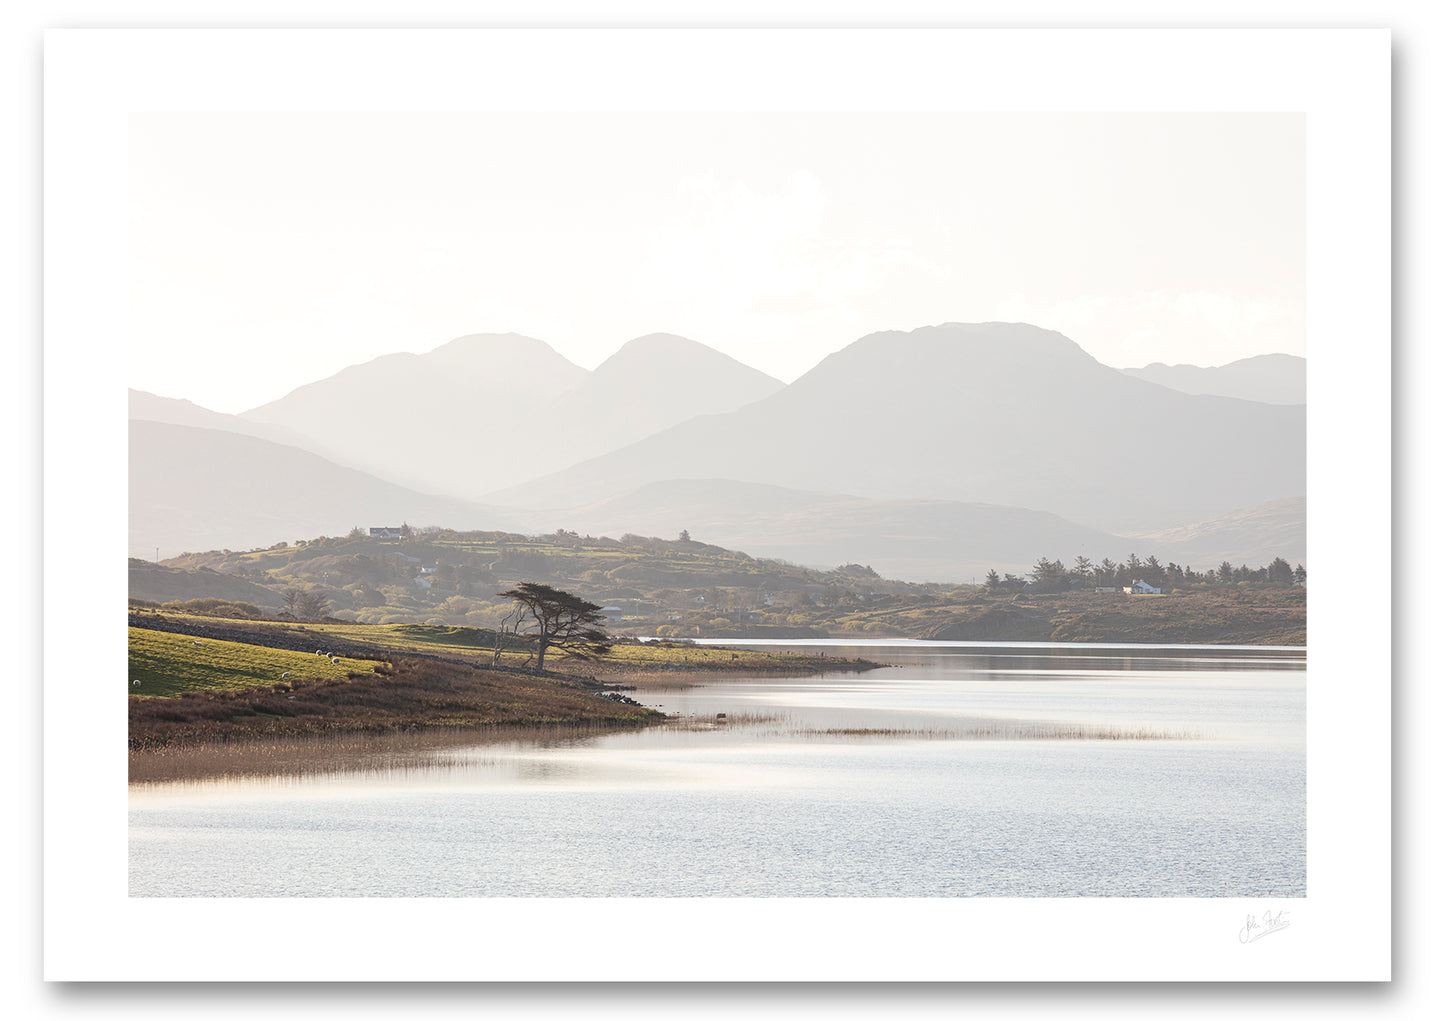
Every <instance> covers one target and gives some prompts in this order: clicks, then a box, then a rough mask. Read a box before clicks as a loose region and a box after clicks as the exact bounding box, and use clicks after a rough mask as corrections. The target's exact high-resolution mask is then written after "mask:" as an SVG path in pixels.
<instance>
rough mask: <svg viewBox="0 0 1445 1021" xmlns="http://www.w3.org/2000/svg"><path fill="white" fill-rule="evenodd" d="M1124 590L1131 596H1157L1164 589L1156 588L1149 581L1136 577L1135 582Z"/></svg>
mask: <svg viewBox="0 0 1445 1021" xmlns="http://www.w3.org/2000/svg"><path fill="white" fill-rule="evenodd" d="M1124 591H1125V592H1126V593H1128V594H1129V595H1131V596H1157V595H1158V594H1159V593H1160V592H1162V591H1164V590H1163V589H1158V588H1155V587H1154V586H1153V585H1150V584H1149V583H1148V582H1147V581H1140V580H1139V579H1137V578H1136V579H1134V583H1133V584H1132V585H1127V586H1125V588H1124Z"/></svg>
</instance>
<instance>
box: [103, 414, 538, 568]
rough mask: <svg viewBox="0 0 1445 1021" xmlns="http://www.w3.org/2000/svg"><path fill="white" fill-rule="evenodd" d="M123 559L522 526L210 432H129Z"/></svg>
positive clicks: (303, 454)
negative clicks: (371, 533)
mask: <svg viewBox="0 0 1445 1021" xmlns="http://www.w3.org/2000/svg"><path fill="white" fill-rule="evenodd" d="M129 482H130V492H129V501H130V527H129V542H128V547H129V551H130V553H129V555H130V556H133V557H139V558H141V559H145V560H151V559H153V558H154V556H155V553H156V549H157V548H159V549H160V552H161V555H162V556H163V557H169V556H174V555H176V554H179V553H182V552H186V551H194V550H210V549H247V548H251V547H257V546H270V545H273V544H274V543H276V542H283V541H284V542H289V541H292V540H295V539H298V538H299V539H310V538H313V537H315V536H317V535H345V534H346V533H347V532H349V531H350V530H351V529H352V528H354V527H357V526H360V527H363V528H366V527H370V526H373V525H399V524H401V523H403V522H407V523H409V524H411V525H414V526H421V525H427V524H446V525H448V526H454V527H463V528H519V527H525V523H524V521H523V520H522V518H523V516H522V515H518V514H517V513H515V512H511V511H499V510H496V509H495V508H487V507H483V506H480V505H477V504H472V503H467V502H465V501H462V500H455V499H451V498H449V497H440V496H425V495H423V494H420V493H416V492H412V491H410V490H407V489H404V488H402V487H401V486H397V485H394V484H392V483H389V482H384V481H382V480H381V479H378V478H374V477H373V476H370V475H367V474H365V473H364V472H359V471H356V470H354V469H350V468H343V467H341V466H340V465H336V464H333V463H331V462H330V461H327V460H325V459H324V458H321V457H318V456H317V455H315V454H312V453H309V452H307V451H304V450H300V449H298V448H296V447H288V446H283V445H281V444H278V443H272V442H270V441H268V440H262V439H258V438H256V437H254V436H243V435H240V434H239V433H233V432H227V431H223V430H218V429H200V428H196V427H194V426H183V425H170V424H167V423H161V422H149V421H133V422H131V423H130V474H129Z"/></svg>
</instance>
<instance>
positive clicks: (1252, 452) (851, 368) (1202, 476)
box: [131, 323, 1305, 580]
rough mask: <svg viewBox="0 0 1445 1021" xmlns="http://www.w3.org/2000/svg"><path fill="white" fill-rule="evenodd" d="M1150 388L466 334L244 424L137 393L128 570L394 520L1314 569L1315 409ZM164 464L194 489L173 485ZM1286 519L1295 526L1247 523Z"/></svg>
mask: <svg viewBox="0 0 1445 1021" xmlns="http://www.w3.org/2000/svg"><path fill="white" fill-rule="evenodd" d="M1268 357H1272V356H1268ZM1280 357H1282V358H1286V359H1288V358H1290V357H1291V356H1280ZM1245 361H1252V360H1245ZM1301 361H1302V360H1301ZM1135 371H1137V372H1142V371H1144V370H1129V371H1121V370H1116V369H1111V368H1108V367H1106V366H1104V365H1102V364H1100V363H1099V362H1097V361H1096V360H1094V359H1093V358H1091V357H1090V356H1089V355H1088V354H1087V353H1085V352H1084V351H1083V350H1082V349H1081V348H1079V347H1078V345H1077V344H1075V343H1073V342H1072V341H1070V340H1069V339H1068V338H1066V337H1064V336H1063V335H1062V334H1058V333H1055V332H1053V331H1048V330H1042V329H1039V328H1037V327H1032V326H1028V325H1025V324H1006V323H977V324H959V323H948V324H943V325H940V326H933V327H923V328H920V329H917V330H913V331H909V332H903V331H886V332H883V333H877V334H872V335H870V336H868V337H864V338H860V339H859V340H858V341H855V342H854V343H853V344H850V345H848V346H847V347H845V348H843V349H841V350H839V351H837V352H835V353H834V354H832V355H830V356H828V357H827V358H825V359H824V360H823V361H822V362H820V363H819V364H818V365H817V366H816V367H815V368H814V369H813V370H812V371H810V372H808V373H806V374H805V375H804V376H802V377H800V378H799V379H798V380H796V381H795V382H794V383H792V384H791V385H788V386H784V384H782V383H781V382H779V381H778V380H775V379H772V378H771V377H768V376H766V375H765V374H763V373H760V372H757V371H756V370H753V369H751V368H748V367H747V366H745V365H742V364H741V363H739V362H737V361H735V360H734V359H731V358H729V357H727V356H725V355H722V354H720V353H718V352H716V351H713V350H712V349H711V348H708V347H706V346H704V345H701V344H697V343H695V342H693V341H690V340H686V339H684V338H681V337H677V336H674V335H670V334H650V335H647V336H644V337H639V338H637V339H635V340H633V341H630V342H628V343H627V344H625V345H624V346H623V347H622V348H621V349H620V350H618V351H617V352H616V353H615V354H614V355H613V356H612V357H610V358H609V359H607V360H606V361H604V362H603V363H602V364H601V365H599V366H598V367H597V368H596V369H594V370H592V371H591V372H588V371H587V370H586V369H583V368H581V367H579V366H576V365H574V364H573V363H571V362H570V361H568V360H567V359H565V358H563V357H562V356H561V355H559V354H558V353H557V352H556V351H554V350H553V349H552V348H551V347H550V346H548V345H546V344H545V343H543V342H541V341H538V340H534V339H532V338H527V337H521V336H519V335H516V334H474V335H470V336H467V337H461V338H457V339H456V340H454V341H451V342H449V343H447V344H444V345H442V346H441V347H439V348H436V349H435V350H433V351H431V352H428V353H427V354H424V355H415V354H395V355H387V356H383V357H382V358H378V359H374V360H372V361H371V362H367V363H364V364H362V365H356V366H351V367H349V368H347V369H344V370H342V371H341V372H339V373H337V374H335V375H333V376H331V377H329V378H327V379H324V380H319V381H317V382H315V383H312V384H308V385H307V386H303V387H300V388H297V389H296V390H294V391H292V393H290V394H288V395H287V396H286V397H284V398H282V399H281V400H279V401H273V402H270V403H269V404H267V405H263V406H262V407H260V408H255V409H252V410H251V411H248V412H245V413H243V414H242V415H239V416H236V415H222V414H219V413H217V412H212V411H208V410H207V409H204V408H199V407H197V406H196V405H194V404H191V403H190V402H189V401H181V400H171V399H168V398H160V397H156V396H155V395H151V394H144V393H141V392H139V391H132V392H131V418H132V422H133V424H132V432H131V440H132V455H131V460H132V466H131V472H132V485H131V534H132V542H131V550H132V553H133V555H138V556H149V555H150V554H151V553H152V552H153V548H154V547H155V546H160V547H162V548H163V549H167V550H172V551H179V550H180V549H202V548H212V547H232V548H239V547H243V546H255V545H270V544H271V543H274V542H277V541H281V540H290V539H294V538H305V537H311V536H314V535H317V534H335V533H336V532H337V530H338V529H341V530H342V534H344V530H346V529H349V528H350V527H352V526H353V525H358V524H360V525H368V524H379V523H393V524H394V523H397V521H395V520H386V519H399V520H407V521H410V522H411V523H412V524H414V525H427V524H437V525H442V526H446V527H455V528H483V529H504V530H511V531H524V532H529V531H531V532H535V531H539V530H551V529H553V528H558V527H561V528H567V529H574V530H577V529H580V530H584V531H588V532H594V533H597V534H612V533H615V534H621V533H623V532H634V533H644V534H647V533H652V534H658V535H663V536H666V535H675V534H676V533H677V532H678V531H679V530H680V529H683V528H688V529H691V530H693V531H694V532H695V533H697V535H698V536H699V537H700V538H702V537H706V538H707V539H708V541H712V542H720V543H722V544H725V545H728V546H731V547H733V548H737V549H742V550H745V551H748V552H750V553H753V554H755V555H759V556H772V557H779V558H782V559H787V560H793V561H796V562H800V563H808V564H814V565H829V564H833V563H842V562H848V561H859V562H868V561H869V560H870V559H871V560H876V561H878V564H877V565H875V566H878V567H879V568H880V569H884V570H885V571H886V573H891V574H894V575H895V576H898V577H909V578H915V579H923V578H928V579H933V580H938V579H941V578H944V577H947V576H948V574H949V572H957V577H956V579H955V580H962V579H963V578H965V577H967V576H970V575H972V574H973V573H975V572H976V571H977V570H979V569H986V567H985V566H984V565H987V566H988V567H997V568H998V569H1000V570H1007V569H1010V565H1011V564H1012V565H1020V564H1021V563H1027V562H1031V560H1032V558H1034V557H1037V556H1041V555H1052V556H1063V555H1073V554H1074V553H1083V554H1085V555H1089V556H1097V555H1100V554H1102V555H1111V556H1112V555H1114V551H1119V552H1123V551H1126V550H1132V549H1134V548H1142V545H1141V544H1139V543H1135V542H1134V540H1133V539H1130V538H1128V536H1149V537H1150V539H1151V542H1152V543H1153V544H1152V545H1150V546H1149V548H1150V549H1151V550H1154V551H1156V552H1159V554H1160V555H1161V556H1163V555H1165V552H1164V551H1165V549H1166V548H1167V549H1170V550H1179V551H1183V553H1181V556H1182V555H1183V554H1185V553H1190V552H1191V551H1192V552H1194V553H1198V554H1200V556H1204V555H1206V554H1207V555H1208V556H1211V557H1212V556H1213V555H1214V554H1215V553H1216V552H1219V550H1221V549H1236V550H1255V549H1261V548H1263V547H1264V546H1265V545H1270V544H1274V545H1276V546H1278V547H1279V548H1277V549H1275V553H1283V555H1285V556H1287V557H1289V552H1288V551H1289V550H1298V551H1300V552H1299V553H1298V554H1297V556H1299V557H1300V558H1302V557H1303V552H1302V551H1303V548H1304V521H1303V499H1302V496H1301V494H1303V492H1304V489H1305V485H1304V408H1303V407H1302V406H1293V407H1291V406H1285V405H1272V404H1267V403H1260V402H1257V401H1248V400H1244V399H1240V398H1236V397H1220V396H1211V395H1190V394H1185V393H1182V392H1180V391H1179V390H1176V389H1173V388H1170V387H1166V386H1164V385H1161V384H1158V383H1154V382H1150V381H1148V380H1146V379H1144V378H1140V377H1139V376H1137V375H1135V374H1134V372H1135ZM144 423H160V424H166V425H170V426H172V427H173V428H172V429H170V430H166V429H161V428H152V427H150V425H148V424H144ZM199 432H208V433H217V434H218V435H212V436H209V437H205V438H204V439H202V438H199V437H198V436H197V435H196V433H199ZM239 436H247V437H248V438H250V439H253V440H254V441H255V443H256V444H262V446H256V445H254V444H253V445H246V444H238V443H237V442H236V439H235V438H236V437H239ZM228 437H229V438H228ZM170 465H185V466H197V465H199V466H200V468H199V469H198V470H193V469H192V468H191V467H188V468H186V469H185V471H184V472H183V473H181V474H178V475H177V476H176V477H175V478H168V477H167V472H168V471H170V469H169V468H168V467H167V466H170ZM321 479H324V480H329V482H328V484H326V485H318V484H317V480H321ZM182 480H186V481H187V482H188V483H189V484H186V485H183V484H181V482H182ZM363 480H364V481H363ZM426 493H433V494H448V495H433V496H427V495H424V494H426ZM468 493H470V494H472V497H467V496H466V494H468ZM277 494H280V495H281V497H282V498H281V499H279V500H278V499H276V496H277ZM479 494H489V495H488V497H487V498H486V499H485V501H483V502H478V500H477V499H475V497H476V496H477V495H479ZM1295 498H1298V499H1299V507H1298V513H1295V512H1294V511H1287V512H1283V513H1280V512H1272V511H1261V510H1260V509H1259V508H1260V507H1261V506H1262V505H1270V502H1271V501H1276V502H1281V501H1288V500H1289V499H1295ZM1245 508H1248V510H1245ZM1211 522H1214V524H1210V523H1211ZM1030 536H1032V537H1033V541H1030ZM1196 540H1197V541H1196ZM1019 557H1024V558H1026V560H1025V561H1023V562H1021V561H1020V560H1019V559H1018V558H1019ZM1221 558H1229V559H1236V560H1237V559H1238V558H1239V554H1235V555H1234V556H1227V555H1226V556H1225V557H1221ZM1291 559H1294V558H1293V557H1291ZM1179 562H1181V563H1184V562H1186V560H1185V559H1180V560H1179ZM1188 562H1193V561H1188ZM1196 566H1198V565H1197V564H1196Z"/></svg>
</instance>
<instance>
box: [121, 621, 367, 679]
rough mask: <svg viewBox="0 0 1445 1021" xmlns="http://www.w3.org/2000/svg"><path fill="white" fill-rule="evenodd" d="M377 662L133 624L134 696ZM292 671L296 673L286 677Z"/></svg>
mask: <svg viewBox="0 0 1445 1021" xmlns="http://www.w3.org/2000/svg"><path fill="white" fill-rule="evenodd" d="M197 642H199V643H200V644H196V643H197ZM375 665H376V664H375V663H374V662H373V661H371V660H364V659H346V658H342V660H341V662H340V663H332V662H331V660H330V658H329V657H326V656H317V655H316V654H315V653H311V652H289V651H287V650H285V649H269V648H266V647H265V646H261V645H246V644H244V643H241V642H221V641H215V640H213V639H209V638H201V639H192V638H191V637H190V636H189V635H181V634H173V633H171V632H169V631H151V630H148V629H146V628H135V627H133V628H131V629H130V673H129V675H128V676H127V678H126V685H127V689H128V691H129V692H130V694H132V695H179V694H180V693H181V692H184V691H225V690H235V689H245V688H254V687H256V686H258V685H271V684H282V683H287V682H288V681H295V680H300V679H301V678H327V679H337V680H342V679H345V677H346V675H347V673H348V672H350V671H353V670H366V671H370V670H371V669H372V667H374V666H375ZM286 673H290V674H291V676H290V677H289V678H283V677H282V675H283V674H286ZM136 681H140V684H139V685H137V684H136V683H135V682H136Z"/></svg>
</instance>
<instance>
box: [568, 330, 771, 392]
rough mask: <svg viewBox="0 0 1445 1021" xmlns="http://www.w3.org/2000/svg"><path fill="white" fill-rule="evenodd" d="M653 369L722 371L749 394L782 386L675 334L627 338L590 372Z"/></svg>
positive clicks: (605, 373)
mask: <svg viewBox="0 0 1445 1021" xmlns="http://www.w3.org/2000/svg"><path fill="white" fill-rule="evenodd" d="M656 371H671V372H679V371H680V372H690V373H697V374H698V375H699V376H700V377H706V376H708V375H711V374H713V373H717V372H726V373H729V374H730V375H731V376H732V377H735V385H742V386H744V387H745V389H747V390H748V391H749V392H750V393H751V392H754V391H756V393H757V395H758V396H762V395H763V393H764V392H765V391H766V392H771V391H772V390H780V389H782V387H783V383H782V381H781V380H777V379H774V378H773V377H771V376H769V375H767V374H766V373H764V372H760V371H758V370H757V369H754V368H753V367H752V366H750V365H746V364H744V363H743V362H740V361H738V360H737V359H736V358H733V357H732V356H731V355H727V354H723V352H721V351H718V350H716V349H715V348H711V347H708V346H707V345H706V344H701V343H699V342H697V341H695V340H689V339H688V338H686V337H679V336H678V335H677V334H675V333H649V334H647V335H646V336H642V337H636V338H634V339H632V340H629V341H628V342H627V343H626V344H623V345H622V346H621V347H620V348H618V349H617V351H616V353H615V354H613V355H612V356H611V357H610V358H608V359H607V360H606V361H604V362H603V363H602V364H601V365H599V366H597V368H596V369H594V370H593V375H594V376H596V377H598V378H603V379H605V378H607V377H609V376H613V375H622V374H626V373H634V372H644V373H645V372H656ZM699 382H700V383H701V382H705V379H703V378H700V379H699Z"/></svg>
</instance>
